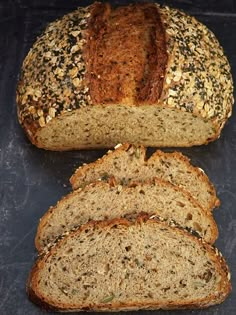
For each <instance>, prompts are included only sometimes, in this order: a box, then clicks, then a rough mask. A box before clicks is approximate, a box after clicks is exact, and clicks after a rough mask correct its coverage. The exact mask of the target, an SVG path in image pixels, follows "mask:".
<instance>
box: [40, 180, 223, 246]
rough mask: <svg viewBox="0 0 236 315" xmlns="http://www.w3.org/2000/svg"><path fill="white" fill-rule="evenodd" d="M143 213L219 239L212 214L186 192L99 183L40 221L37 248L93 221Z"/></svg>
mask: <svg viewBox="0 0 236 315" xmlns="http://www.w3.org/2000/svg"><path fill="white" fill-rule="evenodd" d="M141 212H145V213H147V214H149V215H152V214H157V215H159V216H162V217H163V218H164V219H166V220H167V221H172V220H174V222H176V223H177V224H178V225H180V226H182V227H185V228H190V229H192V230H194V231H196V232H197V233H198V234H199V235H200V236H201V237H203V238H204V239H205V240H206V241H207V242H209V243H214V242H215V240H216V238H217V236H218V229H217V225H216V223H215V221H214V219H213V216H212V213H211V212H209V211H206V210H204V209H203V208H202V207H201V206H199V204H198V203H197V202H196V201H195V200H194V199H193V198H192V197H191V195H190V194H189V193H187V192H185V191H184V190H182V189H180V188H178V187H176V186H174V185H172V184H170V183H169V182H165V181H161V180H157V179H155V180H152V181H147V182H145V183H136V184H135V185H133V186H131V187H122V186H121V185H116V184H115V185H113V184H112V185H110V184H109V183H105V182H96V183H93V184H90V185H88V186H86V187H85V188H83V189H80V190H76V191H74V192H72V193H70V194H69V195H67V196H65V197H64V198H63V199H61V200H60V201H59V202H58V203H57V205H56V206H55V207H51V208H49V210H48V211H47V212H46V213H45V215H44V216H43V217H42V219H41V220H40V223H39V226H38V231H37V235H36V238H35V244H36V248H37V249H38V251H39V252H40V251H42V250H43V248H44V247H45V246H47V245H48V243H53V242H54V241H55V239H56V238H57V237H59V236H60V235H61V234H64V233H65V232H66V231H70V230H71V229H73V228H74V227H76V226H80V225H82V224H84V223H87V222H88V221H90V220H96V221H101V220H105V219H114V218H118V217H128V218H130V219H131V218H135V217H136V216H137V215H138V214H140V213H141Z"/></svg>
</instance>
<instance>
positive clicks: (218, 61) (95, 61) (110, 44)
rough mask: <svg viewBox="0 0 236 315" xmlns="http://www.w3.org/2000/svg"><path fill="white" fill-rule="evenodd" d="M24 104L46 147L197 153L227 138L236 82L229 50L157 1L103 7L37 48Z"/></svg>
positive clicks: (23, 118)
mask: <svg viewBox="0 0 236 315" xmlns="http://www.w3.org/2000/svg"><path fill="white" fill-rule="evenodd" d="M17 103H18V117H19V121H20V123H21V125H22V126H23V128H24V129H25V131H26V133H27V135H28V137H29V139H30V140H31V141H32V143H34V144H35V145H36V146H38V147H40V148H45V149H49V150H71V149H86V148H103V147H114V146H115V145H116V143H123V142H130V143H134V144H143V145H146V146H155V147H160V146H163V147H165V146H172V147H173V146H192V145H200V144H206V143H208V142H209V141H212V140H214V139H216V138H217V137H218V136H219V135H220V131H221V129H222V127H223V126H224V124H225V122H226V120H227V119H228V117H229V116H230V115H231V111H232V104H233V84H232V77H231V74H230V66H229V63H228V61H227V59H226V57H225V56H224V53H223V49H222V47H221V46H220V44H219V43H218V41H217V39H216V38H215V36H214V35H213V33H212V32H211V31H209V30H208V29H207V27H206V26H204V25H202V24H201V23H200V22H198V21H197V20H196V19H195V18H193V17H190V16H188V15H186V14H185V13H183V12H182V11H179V10H176V9H172V8H171V9H170V8H168V7H160V6H159V5H157V4H155V3H145V4H132V5H129V6H124V7H116V8H112V7H111V6H110V5H109V4H104V3H99V2H96V3H94V4H92V5H91V6H89V7H86V8H78V9H77V10H76V11H74V12H72V13H69V14H67V15H65V16H64V17H62V18H61V19H59V20H57V21H55V22H52V23H51V24H50V25H49V26H48V27H47V28H46V30H45V32H44V33H43V34H42V35H41V36H40V37H39V38H38V39H37V40H36V43H35V44H34V45H33V47H32V49H31V50H30V52H29V53H28V55H27V56H26V58H25V60H24V63H23V66H22V71H21V75H20V78H19V83H18V88H17Z"/></svg>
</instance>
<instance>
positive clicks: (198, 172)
mask: <svg viewBox="0 0 236 315" xmlns="http://www.w3.org/2000/svg"><path fill="white" fill-rule="evenodd" d="M131 147H132V145H131V144H128V143H125V144H122V145H120V146H119V147H118V148H116V149H115V150H114V151H111V150H109V151H108V152H107V154H105V155H104V156H103V157H101V158H100V159H98V160H96V161H95V162H92V163H89V164H86V165H82V166H80V167H79V168H77V169H76V171H75V172H74V174H73V175H72V176H71V178H70V183H71V185H72V188H73V189H76V188H78V185H77V178H83V175H84V174H86V172H87V170H90V169H93V168H96V167H97V166H99V165H102V164H104V165H105V163H106V161H107V160H110V159H114V158H115V157H116V156H119V154H120V153H122V152H123V151H128V150H129V149H130V148H131ZM133 147H134V148H135V146H133ZM138 148H139V150H140V156H141V157H142V159H143V160H144V163H145V164H148V163H151V161H155V159H158V158H159V157H161V156H171V157H174V159H177V160H181V161H183V162H184V163H185V165H186V166H187V168H188V169H189V171H190V172H191V173H194V174H196V176H197V178H198V179H199V181H201V182H204V183H206V184H207V186H208V187H209V191H210V193H211V195H212V199H211V202H210V203H209V206H208V209H209V210H212V209H213V208H215V207H219V206H220V200H219V198H218V197H217V195H216V190H215V188H214V185H213V184H212V183H211V182H210V180H209V178H208V177H207V175H206V174H205V173H204V171H203V170H200V169H199V168H198V167H194V166H193V165H191V163H190V159H189V158H187V157H186V156H184V155H183V154H182V153H180V152H177V151H175V152H173V153H166V152H163V151H160V150H157V151H156V152H155V153H153V154H152V156H151V157H150V158H149V159H148V158H147V156H146V148H145V147H144V146H142V145H140V146H138Z"/></svg>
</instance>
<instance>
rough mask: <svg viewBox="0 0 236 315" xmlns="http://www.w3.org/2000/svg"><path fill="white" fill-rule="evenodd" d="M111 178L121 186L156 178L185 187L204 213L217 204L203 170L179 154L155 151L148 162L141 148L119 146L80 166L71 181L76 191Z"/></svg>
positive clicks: (144, 151)
mask: <svg viewBox="0 0 236 315" xmlns="http://www.w3.org/2000/svg"><path fill="white" fill-rule="evenodd" d="M110 177H115V179H116V180H117V181H118V182H119V183H120V184H122V185H127V184H129V182H130V181H143V180H147V179H150V178H153V177H157V178H161V179H164V180H166V181H169V182H171V183H172V184H174V185H177V186H180V187H182V188H184V189H185V190H186V191H188V192H189V193H190V194H191V195H192V197H193V198H195V199H196V201H197V202H198V203H199V204H200V205H201V206H202V207H203V208H204V209H206V210H212V209H213V208H214V207H216V206H219V204H220V201H219V199H218V198H217V196H216V191H215V188H214V186H213V185H212V183H211V182H210V180H209V179H208V177H207V176H206V174H205V173H204V171H203V170H202V169H199V168H198V167H194V166H192V165H191V164H190V162H189V159H188V158H187V157H185V156H184V155H182V154H181V153H179V152H173V153H165V152H163V151H160V150H158V151H156V152H155V153H154V154H153V155H152V156H151V157H150V158H149V159H147V158H146V148H145V147H143V146H134V145H130V144H123V145H118V146H116V149H115V150H114V151H108V154H106V155H104V156H103V157H102V158H101V159H99V160H97V161H95V162H94V163H90V164H87V165H83V166H81V167H79V168H78V169H77V170H76V171H75V173H74V175H73V176H72V177H71V179H70V181H71V184H72V186H73V188H74V189H76V188H79V187H81V186H84V185H85V184H88V183H91V182H94V181H96V180H98V179H102V180H107V179H109V178H110Z"/></svg>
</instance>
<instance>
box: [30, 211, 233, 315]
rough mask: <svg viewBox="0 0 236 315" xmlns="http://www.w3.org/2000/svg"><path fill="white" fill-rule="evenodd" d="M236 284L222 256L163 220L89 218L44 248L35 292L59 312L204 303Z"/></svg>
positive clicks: (220, 297)
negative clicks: (232, 280) (54, 243)
mask: <svg viewBox="0 0 236 315" xmlns="http://www.w3.org/2000/svg"><path fill="white" fill-rule="evenodd" d="M230 290H231V284H230V274H229V271H228V267H227V265H226V263H225V261H224V259H223V258H222V255H221V254H220V253H219V252H218V251H217V250H215V249H214V248H213V247H211V246H210V245H209V244H207V243H205V242H203V241H202V240H201V239H199V238H197V237H196V236H193V235H191V234H190V233H188V232H186V231H185V230H182V229H179V228H177V227H175V226H169V225H168V224H167V223H165V222H162V221H160V220H158V219H147V218H145V217H141V218H138V220H136V221H135V222H130V221H128V220H125V219H114V220H112V221H101V222H90V223H88V224H85V225H83V226H82V227H81V228H80V229H79V230H76V231H74V232H71V233H69V234H68V235H67V236H64V237H63V238H62V239H61V240H59V241H58V242H57V243H56V245H54V246H53V247H52V248H51V249H49V250H48V251H47V252H45V253H44V255H42V256H41V257H40V258H39V259H38V261H37V262H36V264H35V265H34V267H33V269H32V271H31V274H30V276H29V280H28V294H29V297H30V299H31V300H32V301H33V302H35V303H37V304H39V305H41V306H42V307H44V308H47V309H51V310H59V311H89V310H93V311H119V310H137V309H160V308H162V309H174V308H176V309H177V308H205V307H208V306H210V305H214V304H218V303H221V302H222V301H223V300H224V299H225V298H226V296H227V295H228V294H229V292H230Z"/></svg>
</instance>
